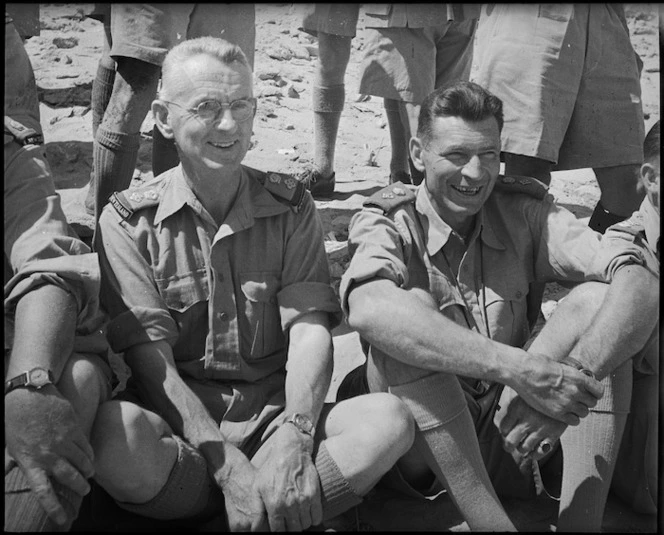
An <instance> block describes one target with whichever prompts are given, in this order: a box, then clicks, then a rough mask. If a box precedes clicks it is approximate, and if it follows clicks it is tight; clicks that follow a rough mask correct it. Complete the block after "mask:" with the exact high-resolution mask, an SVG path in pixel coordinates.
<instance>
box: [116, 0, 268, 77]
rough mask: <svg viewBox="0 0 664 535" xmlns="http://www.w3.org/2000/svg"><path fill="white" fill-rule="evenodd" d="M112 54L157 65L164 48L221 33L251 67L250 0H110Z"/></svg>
mask: <svg viewBox="0 0 664 535" xmlns="http://www.w3.org/2000/svg"><path fill="white" fill-rule="evenodd" d="M110 29H111V40H112V42H111V52H110V55H111V57H113V58H116V57H129V58H135V59H138V60H141V61H145V62H146V63H152V64H153V65H159V66H160V65H161V64H162V63H163V61H164V58H165V57H166V54H167V53H168V51H169V50H170V49H171V48H173V47H174V46H175V45H177V44H178V43H180V42H182V41H184V40H186V39H193V38H194V37H202V36H212V37H221V38H223V39H226V40H227V41H229V42H231V43H234V44H236V45H238V46H239V47H240V48H241V49H242V51H243V52H244V53H245V55H246V56H247V59H248V60H249V64H250V65H251V66H252V68H253V64H254V48H255V41H256V16H255V7H254V4H111V17H110Z"/></svg>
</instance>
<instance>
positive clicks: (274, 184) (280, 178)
mask: <svg viewBox="0 0 664 535" xmlns="http://www.w3.org/2000/svg"><path fill="white" fill-rule="evenodd" d="M257 178H258V181H259V182H260V183H261V184H263V187H264V188H265V189H266V190H268V191H269V192H270V193H271V194H272V195H273V196H275V197H277V198H278V199H280V200H284V201H286V202H287V203H288V204H290V205H291V206H292V207H293V209H294V210H295V211H296V212H298V211H299V210H300V208H302V203H303V202H304V196H305V193H306V191H307V188H306V187H305V186H304V184H303V183H302V182H300V181H299V180H297V179H295V178H293V177H292V176H290V175H281V174H279V173H258V175H257Z"/></svg>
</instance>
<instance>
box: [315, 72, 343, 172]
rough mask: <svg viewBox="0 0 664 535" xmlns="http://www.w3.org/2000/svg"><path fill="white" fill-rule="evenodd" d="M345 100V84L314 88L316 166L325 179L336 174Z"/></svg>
mask: <svg viewBox="0 0 664 535" xmlns="http://www.w3.org/2000/svg"><path fill="white" fill-rule="evenodd" d="M345 98H346V86H345V85H344V84H340V85H334V86H330V87H321V86H314V87H313V91H312V97H311V101H312V108H313V112H314V147H315V148H314V165H315V168H316V171H318V172H319V173H321V174H322V175H323V176H324V177H325V178H327V177H328V176H330V175H331V174H332V173H333V172H334V152H335V149H336V144H337V133H338V131H339V122H340V121H341V113H342V111H343V109H344V101H345Z"/></svg>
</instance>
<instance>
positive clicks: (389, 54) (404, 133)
mask: <svg viewBox="0 0 664 535" xmlns="http://www.w3.org/2000/svg"><path fill="white" fill-rule="evenodd" d="M477 17H479V5H478V6H473V5H468V4H463V5H462V4H367V6H366V18H367V21H366V27H367V41H366V43H365V47H364V56H363V59H362V65H361V74H360V90H359V92H360V93H362V94H367V95H374V96H378V97H383V98H384V105H385V113H386V116H387V124H388V127H389V130H390V143H391V159H390V178H389V182H390V183H393V182H397V181H401V182H404V183H406V184H409V183H411V176H412V182H414V183H415V184H419V183H420V182H421V181H422V178H423V175H422V173H421V172H420V171H418V170H417V169H416V168H415V167H414V166H413V165H412V162H411V160H410V156H409V151H408V142H409V140H410V137H411V135H414V134H415V132H416V131H417V117H418V115H419V110H420V103H421V102H422V101H423V100H424V97H426V96H427V95H428V94H429V93H431V91H433V90H434V89H436V88H438V87H442V86H445V85H451V84H452V83H454V82H456V81H459V80H468V77H469V75H470V68H471V63H472V59H473V38H474V35H475V28H476V23H477Z"/></svg>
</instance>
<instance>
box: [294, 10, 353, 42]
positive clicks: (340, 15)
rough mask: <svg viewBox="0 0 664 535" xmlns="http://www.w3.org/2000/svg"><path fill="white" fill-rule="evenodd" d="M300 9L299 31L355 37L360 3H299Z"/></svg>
mask: <svg viewBox="0 0 664 535" xmlns="http://www.w3.org/2000/svg"><path fill="white" fill-rule="evenodd" d="M301 9H302V25H301V26H300V28H299V29H300V30H301V31H304V32H307V33H309V34H311V35H315V36H317V35H318V32H323V33H329V34H331V35H340V36H342V37H355V33H356V28H357V18H358V15H359V11H360V4H301Z"/></svg>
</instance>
